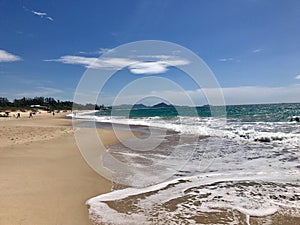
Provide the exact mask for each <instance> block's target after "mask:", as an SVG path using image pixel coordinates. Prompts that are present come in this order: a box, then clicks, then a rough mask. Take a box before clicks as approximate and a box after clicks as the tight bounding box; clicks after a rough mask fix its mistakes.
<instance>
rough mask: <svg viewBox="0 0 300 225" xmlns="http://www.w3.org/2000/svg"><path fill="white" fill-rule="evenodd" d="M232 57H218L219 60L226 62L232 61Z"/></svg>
mask: <svg viewBox="0 0 300 225" xmlns="http://www.w3.org/2000/svg"><path fill="white" fill-rule="evenodd" d="M233 60H234V58H222V59H219V61H220V62H228V61H233Z"/></svg>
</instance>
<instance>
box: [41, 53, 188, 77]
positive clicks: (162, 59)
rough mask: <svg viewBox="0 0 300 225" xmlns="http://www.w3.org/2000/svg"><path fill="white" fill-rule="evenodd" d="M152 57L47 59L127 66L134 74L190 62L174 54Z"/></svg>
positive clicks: (151, 71)
mask: <svg viewBox="0 0 300 225" xmlns="http://www.w3.org/2000/svg"><path fill="white" fill-rule="evenodd" d="M151 58H153V59H155V60H153V61H151V62H145V61H142V60H137V59H131V58H94V57H82V56H70V55H67V56H62V57H60V58H59V59H50V60H45V61H54V62H61V63H65V64H75V65H76V64H77V65H82V66H85V67H86V68H92V69H99V68H106V69H116V70H118V69H122V68H124V67H127V68H128V69H129V70H130V72H131V73H133V74H158V73H164V72H166V71H167V70H168V67H171V66H180V65H186V64H189V62H188V61H187V60H184V59H180V58H176V57H174V56H168V57H167V56H151Z"/></svg>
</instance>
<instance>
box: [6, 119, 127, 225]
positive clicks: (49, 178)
mask: <svg viewBox="0 0 300 225" xmlns="http://www.w3.org/2000/svg"><path fill="white" fill-rule="evenodd" d="M62 116H64V114H56V115H55V116H54V117H53V116H52V115H51V114H42V115H37V116H35V117H34V118H33V119H29V118H28V117H26V118H24V117H25V116H24V117H22V116H21V119H16V118H13V117H12V118H2V119H1V120H0V128H1V129H0V180H1V182H0V224H1V225H48V224H49V225H60V224H63V225H76V224H78V225H85V224H91V223H90V221H89V219H88V213H87V207H86V205H85V201H86V200H87V199H89V198H91V197H94V196H96V195H99V194H102V193H105V192H109V191H110V190H111V182H110V181H108V180H106V179H104V178H103V177H101V176H100V175H98V174H97V173H96V172H94V171H93V170H92V169H91V168H90V167H89V166H88V165H87V164H86V162H85V161H84V160H83V158H82V156H81V154H80V152H79V150H78V149H77V146H76V143H75V139H74V135H73V130H72V126H68V125H70V124H71V120H68V119H63V118H62ZM99 133H100V135H101V139H102V141H103V142H104V144H105V146H108V145H109V144H113V143H116V142H117V141H118V140H117V138H116V137H115V136H114V133H113V131H112V130H104V129H101V130H100V131H99ZM123 137H124V138H126V132H124V135H123Z"/></svg>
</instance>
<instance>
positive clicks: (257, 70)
mask: <svg viewBox="0 0 300 225" xmlns="http://www.w3.org/2000/svg"><path fill="white" fill-rule="evenodd" d="M140 40H163V41H169V42H174V43H177V44H179V45H182V46H184V47H186V48H188V49H190V50H192V51H193V52H195V53H196V54H197V55H198V56H199V57H201V58H202V59H203V60H204V61H205V62H206V63H207V65H208V66H209V67H210V68H211V70H212V71H213V72H214V74H215V76H216V78H217V80H218V82H219V83H220V86H221V87H222V88H223V92H224V96H225V100H226V103H227V104H243V103H245V104H248V103H266V102H300V41H299V40H300V2H299V1H296V0H288V1H282V0H280V1H278V0H273V1H271V0H268V1H266V0H257V1H256V0H243V1H240V0H227V1H221V0H212V1H202V0H200V1H198V0H194V1H193V0H188V1H181V0H163V1H162V0H161V1H159V0H156V1H150V0H147V1H146V0H138V1H134V0H131V1H122V0H119V1H114V0H112V1H99V0H90V1H83V0H79V1H66V0H61V1H58V0H57V1H56V0H54V1H26V0H0V79H1V82H0V96H5V97H8V98H10V99H13V98H19V97H23V96H25V97H34V96H52V97H55V98H59V99H64V100H72V99H73V95H74V91H75V89H76V86H77V84H78V82H79V80H80V78H81V76H82V75H83V73H84V72H85V70H86V67H87V66H89V65H88V64H84V63H82V60H85V59H87V60H90V59H91V58H97V57H99V56H101V54H102V53H103V52H105V51H107V50H108V49H112V48H115V47H117V46H119V45H121V44H126V43H129V42H133V41H140ZM66 56H67V57H69V58H67V60H66V58H64V57H66ZM79 57H80V58H79ZM118 73H122V71H121V72H118ZM157 76H158V75H157ZM159 76H164V77H167V78H168V79H171V80H173V81H175V82H178V83H179V84H180V85H181V86H182V87H183V88H184V89H185V90H187V91H188V92H189V93H191V96H192V98H193V99H195V102H196V104H201V103H203V102H202V99H201V98H200V97H199V99H197V96H198V92H199V90H198V89H197V87H196V86H195V85H193V83H192V82H191V81H190V80H189V79H186V77H185V76H184V74H181V73H180V72H178V71H176V70H175V69H171V68H167V71H165V72H163V73H161V74H160V75H159ZM137 78H138V76H136V75H132V74H130V73H129V72H128V71H124V72H123V75H119V76H118V75H116V77H115V78H114V79H112V81H111V82H110V83H109V84H107V87H106V92H105V93H106V96H107V97H108V98H107V99H102V101H103V103H105V104H110V102H111V99H112V98H113V97H114V96H115V95H116V94H117V93H118V91H119V90H120V88H122V86H124V85H126V83H129V82H132V80H134V79H137ZM165 91H166V95H167V91H168V90H165ZM168 93H169V94H170V92H168ZM140 94H141V95H142V94H145V93H142V91H141V93H140ZM172 96H174V95H173V94H171V95H170V96H169V97H170V98H171V97H172ZM166 97H168V96H166ZM129 99H130V98H128V96H127V98H126V99H124V103H128V101H129ZM200 99H201V100H200ZM176 100H177V101H178V104H183V102H180V98H179V97H178V99H176ZM176 100H174V101H176Z"/></svg>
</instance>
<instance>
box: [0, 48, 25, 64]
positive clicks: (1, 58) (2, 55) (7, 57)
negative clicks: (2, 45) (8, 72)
mask: <svg viewBox="0 0 300 225" xmlns="http://www.w3.org/2000/svg"><path fill="white" fill-rule="evenodd" d="M19 60H21V58H20V57H19V56H17V55H13V54H11V53H9V52H7V51H5V50H1V49H0V62H14V61H19Z"/></svg>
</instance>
